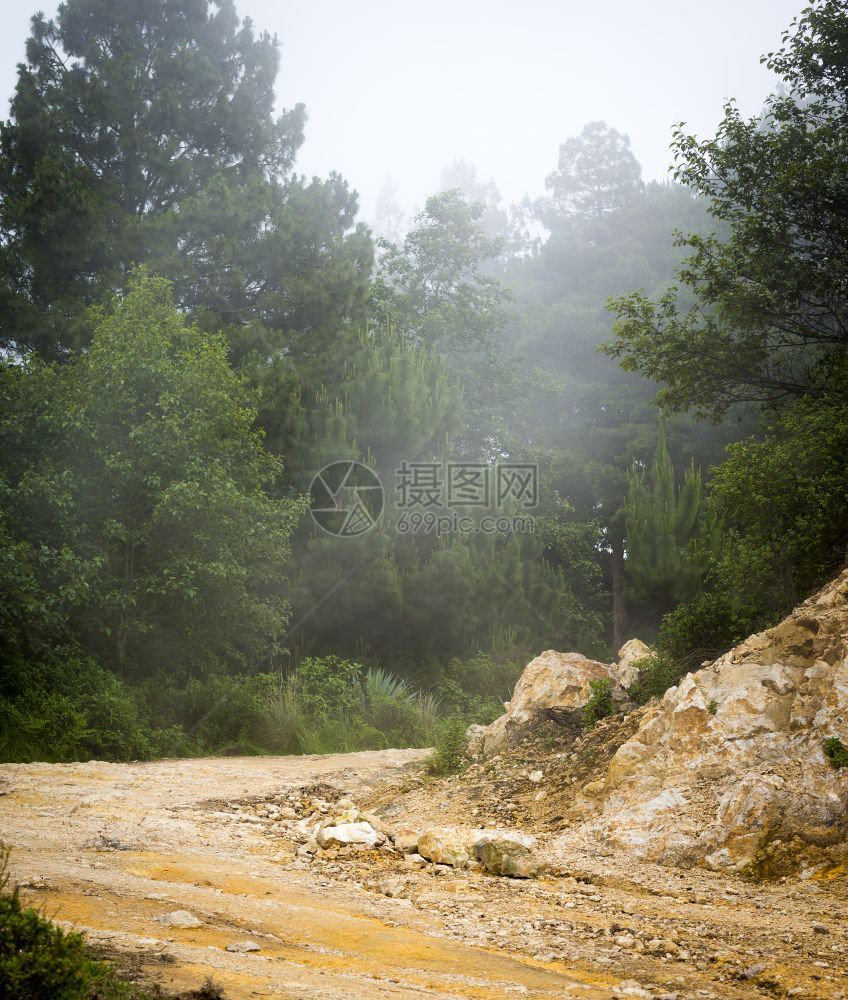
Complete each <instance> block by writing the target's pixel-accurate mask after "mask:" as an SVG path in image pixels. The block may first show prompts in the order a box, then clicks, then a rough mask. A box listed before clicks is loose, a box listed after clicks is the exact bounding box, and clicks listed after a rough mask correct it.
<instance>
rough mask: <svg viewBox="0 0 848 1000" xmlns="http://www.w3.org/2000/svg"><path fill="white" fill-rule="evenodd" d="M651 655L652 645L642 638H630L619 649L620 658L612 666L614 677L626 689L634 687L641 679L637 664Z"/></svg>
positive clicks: (611, 671) (611, 670)
mask: <svg viewBox="0 0 848 1000" xmlns="http://www.w3.org/2000/svg"><path fill="white" fill-rule="evenodd" d="M650 656H651V650H650V647H649V646H646V645H645V643H644V642H642V640H641V639H628V640H627V642H625V644H624V645H623V646H622V647H621V649H620V650H619V651H618V659H617V660H616V662H615V663H613V665H612V666H611V667H610V673H611V674H612V676H613V679H614V680H615V681H616V682H617V683H618V684H619V685H620V686H621V687H623V688H625V689H627V688H631V687H633V685H634V684H635V683H636V681H637V680H638V679H639V667H638V666H637V664H638V663H639V661H640V660H645V659H647V658H648V657H650Z"/></svg>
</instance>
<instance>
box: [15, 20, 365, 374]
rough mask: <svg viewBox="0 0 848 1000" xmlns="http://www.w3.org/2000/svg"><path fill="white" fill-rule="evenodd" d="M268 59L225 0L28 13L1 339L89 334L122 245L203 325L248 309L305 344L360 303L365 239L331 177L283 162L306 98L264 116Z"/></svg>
mask: <svg viewBox="0 0 848 1000" xmlns="http://www.w3.org/2000/svg"><path fill="white" fill-rule="evenodd" d="M278 59H279V56H278V46H277V42H276V40H275V39H273V38H271V37H270V36H269V35H268V34H267V33H259V34H257V33H256V32H255V31H254V29H253V27H252V25H251V24H250V22H249V21H244V22H243V23H239V20H238V18H237V16H236V12H235V8H234V6H233V2H232V0H187V2H181V3H174V2H170V0H169V2H166V3H162V2H159V0H118V2H106V0H68V2H66V3H62V4H60V6H59V10H58V14H57V17H56V20H55V21H47V20H45V19H44V17H43V16H41V15H37V16H36V17H35V18H33V22H32V34H31V36H30V38H29V40H28V42H27V51H26V62H25V63H22V64H21V66H20V69H19V77H18V84H17V88H16V92H15V96H14V98H13V100H12V105H11V118H10V120H9V121H7V122H5V123H4V124H3V125H2V128H0V343H2V344H3V345H5V346H7V347H13V348H15V349H18V350H22V351H26V350H30V349H37V350H38V351H39V352H40V353H41V354H42V355H44V356H53V355H56V354H60V353H61V352H62V351H63V350H64V349H67V348H68V347H73V346H75V345H77V344H80V343H86V342H87V340H88V338H89V337H90V333H91V328H90V325H89V324H88V323H87V320H86V313H85V307H86V306H87V305H89V304H91V303H94V302H98V301H101V300H102V299H103V297H104V296H105V295H106V294H107V293H108V292H110V291H112V290H115V289H120V288H123V287H125V285H126V280H127V275H128V273H129V271H130V269H131V265H132V264H133V263H137V262H149V263H150V265H151V266H152V267H153V268H154V269H155V270H156V271H157V272H159V273H162V274H165V275H167V276H169V277H170V278H172V280H173V281H174V283H175V289H176V295H177V299H178V302H179V303H180V304H181V305H182V306H185V307H189V308H191V309H194V310H195V311H198V312H204V313H207V314H209V315H208V318H207V321H206V322H207V325H211V327H212V328H213V329H214V328H217V327H220V325H221V324H222V323H226V324H233V325H237V326H238V325H242V324H244V323H245V321H246V320H251V319H252V320H254V321H255V320H258V319H260V318H261V319H262V321H263V322H264V323H266V325H268V326H270V327H272V328H274V329H278V330H286V331H290V332H291V333H292V336H294V335H295V334H297V337H298V343H299V346H300V347H301V349H303V350H306V351H312V352H314V351H315V350H317V349H318V344H317V341H319V340H321V339H322V338H323V339H324V342H325V343H326V339H327V337H328V331H329V330H330V329H331V328H334V327H337V326H338V325H339V323H340V322H342V321H343V320H344V319H345V317H346V316H347V315H348V313H349V312H350V311H351V310H353V311H355V310H356V308H360V309H362V308H363V307H364V302H365V297H366V290H367V282H368V277H369V271H370V267H371V243H370V238H369V237H368V234H367V232H366V231H365V230H364V228H363V227H358V228H354V214H355V211H356V202H355V198H354V196H353V195H352V194H351V193H350V191H349V190H348V189H347V186H346V185H345V184H344V182H343V181H342V180H341V179H340V178H338V177H337V176H333V177H331V178H330V179H329V180H328V181H326V182H322V181H320V180H313V181H311V182H308V183H307V182H306V181H305V180H304V179H302V178H298V177H296V176H291V174H290V171H291V167H292V165H293V162H294V158H295V154H296V152H297V149H298V147H299V146H300V144H301V142H302V140H303V127H304V123H305V114H304V110H303V107H302V106H300V105H298V106H296V107H295V108H293V109H292V110H291V111H288V112H285V113H283V114H282V115H279V116H275V115H274V111H273V105H274V80H275V76H276V73H277V66H278Z"/></svg>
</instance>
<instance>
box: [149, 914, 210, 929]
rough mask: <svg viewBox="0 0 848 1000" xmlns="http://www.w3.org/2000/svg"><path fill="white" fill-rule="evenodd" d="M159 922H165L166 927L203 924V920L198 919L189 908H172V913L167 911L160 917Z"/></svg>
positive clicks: (186, 926) (198, 925)
mask: <svg viewBox="0 0 848 1000" xmlns="http://www.w3.org/2000/svg"><path fill="white" fill-rule="evenodd" d="M159 923H160V924H164V925H165V926H166V927H181V928H183V929H187V928H189V927H200V926H201V925H202V924H203V921H202V920H198V919H197V917H196V916H195V915H194V914H193V913H189V912H188V910H172V911H171V912H170V913H166V914H164V915H163V916H161V917H159Z"/></svg>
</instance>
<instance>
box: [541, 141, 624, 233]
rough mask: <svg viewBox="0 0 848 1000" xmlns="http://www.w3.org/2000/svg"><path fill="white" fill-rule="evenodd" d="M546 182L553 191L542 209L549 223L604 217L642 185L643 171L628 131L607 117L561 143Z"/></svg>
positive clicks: (616, 208)
mask: <svg viewBox="0 0 848 1000" xmlns="http://www.w3.org/2000/svg"><path fill="white" fill-rule="evenodd" d="M545 186H546V187H547V189H548V190H549V191H550V196H549V197H548V198H547V199H544V200H543V201H542V203H541V205H540V211H541V215H542V218H543V219H544V221H545V222H546V223H548V224H549V225H550V224H551V222H552V221H556V220H562V219H565V218H568V217H572V216H578V217H587V216H588V217H593V218H602V217H603V216H605V215H608V214H609V213H610V212H615V211H617V210H618V209H620V208H622V207H623V206H624V205H626V204H627V202H628V201H630V200H631V199H632V198H633V197H634V196H635V195H637V194H638V193H639V192H640V191H641V190H642V170H641V168H640V166H639V163H638V161H637V159H636V157H635V156H634V155H633V153H632V151H631V149H630V139H629V137H628V136H626V135H624V134H622V133H621V132H618V131H617V130H616V129H614V128H610V126H609V125H607V124H606V123H605V122H589V124H588V125H586V126H584V128H583V131H582V132H581V133H580V135H579V136H574V137H572V138H570V139H566V141H565V142H564V143H563V144H562V145H561V146H560V147H559V161H558V163H557V167H556V170H554V171H553V173H551V174H549V175H548V177H547V179H546V181H545Z"/></svg>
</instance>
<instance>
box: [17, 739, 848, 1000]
mask: <svg viewBox="0 0 848 1000" xmlns="http://www.w3.org/2000/svg"><path fill="white" fill-rule="evenodd" d="M528 752H529V751H528ZM425 755H426V752H425V751H416V750H404V751H392V750H387V751H380V752H374V753H358V754H347V755H341V756H327V757H277V758H257V757H250V758H223V759H210V760H195V761H190V760H183V761H163V762H157V763H145V764H126V765H121V764H106V763H96V762H95V763H88V764H68V765H44V764H31V765H5V766H3V767H2V768H0V838H2V839H4V840H6V841H7V842H8V843H9V844H10V845H11V846H12V847H13V875H14V876H15V878H16V879H17V880H19V881H20V882H21V883H22V885H23V890H22V891H23V894H24V897H25V898H26V900H27V901H28V902H29V903H30V904H31V905H35V906H37V907H39V908H40V909H42V910H43V911H44V912H46V913H47V914H48V915H49V916H52V917H54V918H55V919H58V920H63V921H67V922H68V923H69V924H72V925H73V926H75V927H77V928H80V929H83V930H85V931H86V933H87V934H88V936H89V938H90V940H92V941H93V942H94V943H95V944H97V945H99V946H102V947H104V948H106V949H107V950H109V951H111V952H115V953H119V954H120V955H121V956H122V957H123V959H124V961H127V960H129V961H130V963H131V964H132V965H133V966H134V967H135V968H136V969H137V971H138V974H139V975H140V976H142V977H143V978H144V979H146V980H148V981H154V982H157V983H159V984H161V986H162V987H163V988H165V989H167V990H169V991H173V992H179V991H187V990H190V989H193V988H197V987H198V986H199V985H200V984H201V983H202V981H203V979H204V978H205V977H206V976H207V975H211V976H212V977H213V978H214V980H215V981H216V982H217V983H218V984H219V985H221V986H222V987H223V988H224V990H225V994H226V996H227V997H228V998H229V1000H236V998H247V997H321V998H331V1000H335V998H348V997H350V998H368V997H486V998H489V997H512V996H523V997H551V998H552V997H567V996H576V997H587V998H595V997H610V996H637V997H654V998H657V1000H659V998H665V1000H671V998H676V1000H689V998H690V997H692V998H725V997H727V998H738V1000H742V998H746V997H775V996H777V997H799V998H802V1000H804V998H822V1000H824V998H827V1000H835V998H839V997H848V925H846V912H848V872H846V871H845V868H844V866H842V867H837V868H834V869H833V870H831V871H826V872H818V873H817V874H816V875H815V876H814V877H812V878H806V879H802V878H792V879H788V880H785V881H783V882H781V883H776V884H775V883H771V884H751V883H747V882H744V881H742V880H741V879H738V878H728V877H723V876H719V875H716V874H714V873H710V872H703V871H689V872H680V871H675V870H671V869H663V868H658V867H656V866H646V865H640V866H634V865H633V864H632V863H630V862H628V861H627V859H623V858H616V857H599V856H597V853H596V852H593V851H592V850H590V849H588V848H580V846H579V845H574V844H572V845H570V846H569V844H568V842H565V846H563V842H562V841H558V840H557V839H556V838H557V834H556V832H555V830H554V828H553V827H551V826H548V829H549V830H550V831H551V832H550V833H549V834H544V833H543V834H542V838H543V840H545V841H546V850H548V851H552V850H553V848H554V847H555V846H557V845H558V847H557V850H558V859H559V861H558V863H559V868H560V870H559V876H558V877H555V878H554V877H552V878H545V879H541V880H533V881H516V880H510V879H498V878H492V877H490V876H486V875H484V874H482V873H479V872H471V871H461V872H458V871H453V870H444V869H443V870H439V869H438V868H433V866H427V867H426V868H423V869H419V868H417V867H415V865H411V864H410V863H409V860H408V859H404V858H403V857H400V856H398V855H396V854H393V853H391V852H388V851H376V852H374V851H369V852H367V853H359V852H357V851H355V850H352V849H342V851H341V852H328V853H322V854H319V855H318V856H316V857H314V858H310V859H306V858H305V857H302V856H298V854H297V850H298V844H299V841H298V838H297V837H296V836H295V835H294V831H295V826H296V823H297V819H298V818H299V817H301V816H304V815H306V814H308V813H309V812H310V811H311V810H312V809H313V807H314V804H315V803H316V802H317V803H322V802H323V803H335V802H337V801H338V800H339V799H350V800H353V801H355V802H356V804H357V805H359V806H362V807H366V808H372V809H374V810H376V811H377V812H378V813H380V814H382V815H383V816H384V817H386V818H387V821H388V822H390V823H391V824H393V825H396V826H398V827H400V826H411V827H413V828H415V829H418V830H420V829H423V828H424V827H426V826H430V825H450V826H458V827H462V826H467V827H468V828H469V829H470V828H471V827H473V826H479V825H481V824H483V825H493V824H494V825H497V824H499V823H500V824H503V823H504V822H505V821H506V823H507V825H509V818H508V817H509V816H511V817H512V823H513V824H515V823H516V821H517V822H518V824H519V825H521V826H522V827H524V828H528V827H535V828H536V831H537V832H539V831H540V830H542V829H544V824H541V825H539V824H538V822H536V823H534V816H533V814H532V808H531V807H534V806H535V805H539V806H541V805H542V804H544V803H543V802H542V803H536V798H537V797H538V793H537V792H536V790H535V789H536V786H535V785H533V783H532V782H530V781H528V780H527V779H526V777H523V776H522V775H523V770H526V767H524V764H522V763H521V760H520V758H517V759H516V760H515V761H513V762H512V764H511V765H509V766H507V765H506V764H503V763H502V764H501V766H500V768H499V769H497V770H496V774H495V777H494V778H489V779H487V778H485V777H484V776H483V775H482V774H481V773H478V772H477V771H475V769H473V768H472V770H471V771H470V772H468V773H467V774H466V775H463V776H461V777H456V778H449V779H445V780H441V781H423V780H422V779H421V776H420V770H421V769H420V761H421V759H422V758H423V756H425ZM528 760H530V758H528ZM536 760H537V758H536V757H533V761H534V763H535V762H536ZM513 765H514V767H513ZM510 768H511V770H510ZM513 771H514V773H513ZM525 799H526V802H525ZM546 838H547V839H546ZM301 839H302V838H301ZM173 911H188V912H189V913H190V914H191V915H193V916H194V917H195V918H197V920H198V921H200V923H199V925H198V926H195V927H174V926H167V925H165V924H163V923H162V918H163V917H164V916H165V915H167V914H169V913H172V912H173ZM246 940H249V941H251V942H253V944H254V945H258V946H259V948H260V950H259V951H254V952H249V953H231V952H228V951H227V950H226V949H227V946H228V945H232V944H234V943H238V942H243V941H246Z"/></svg>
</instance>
